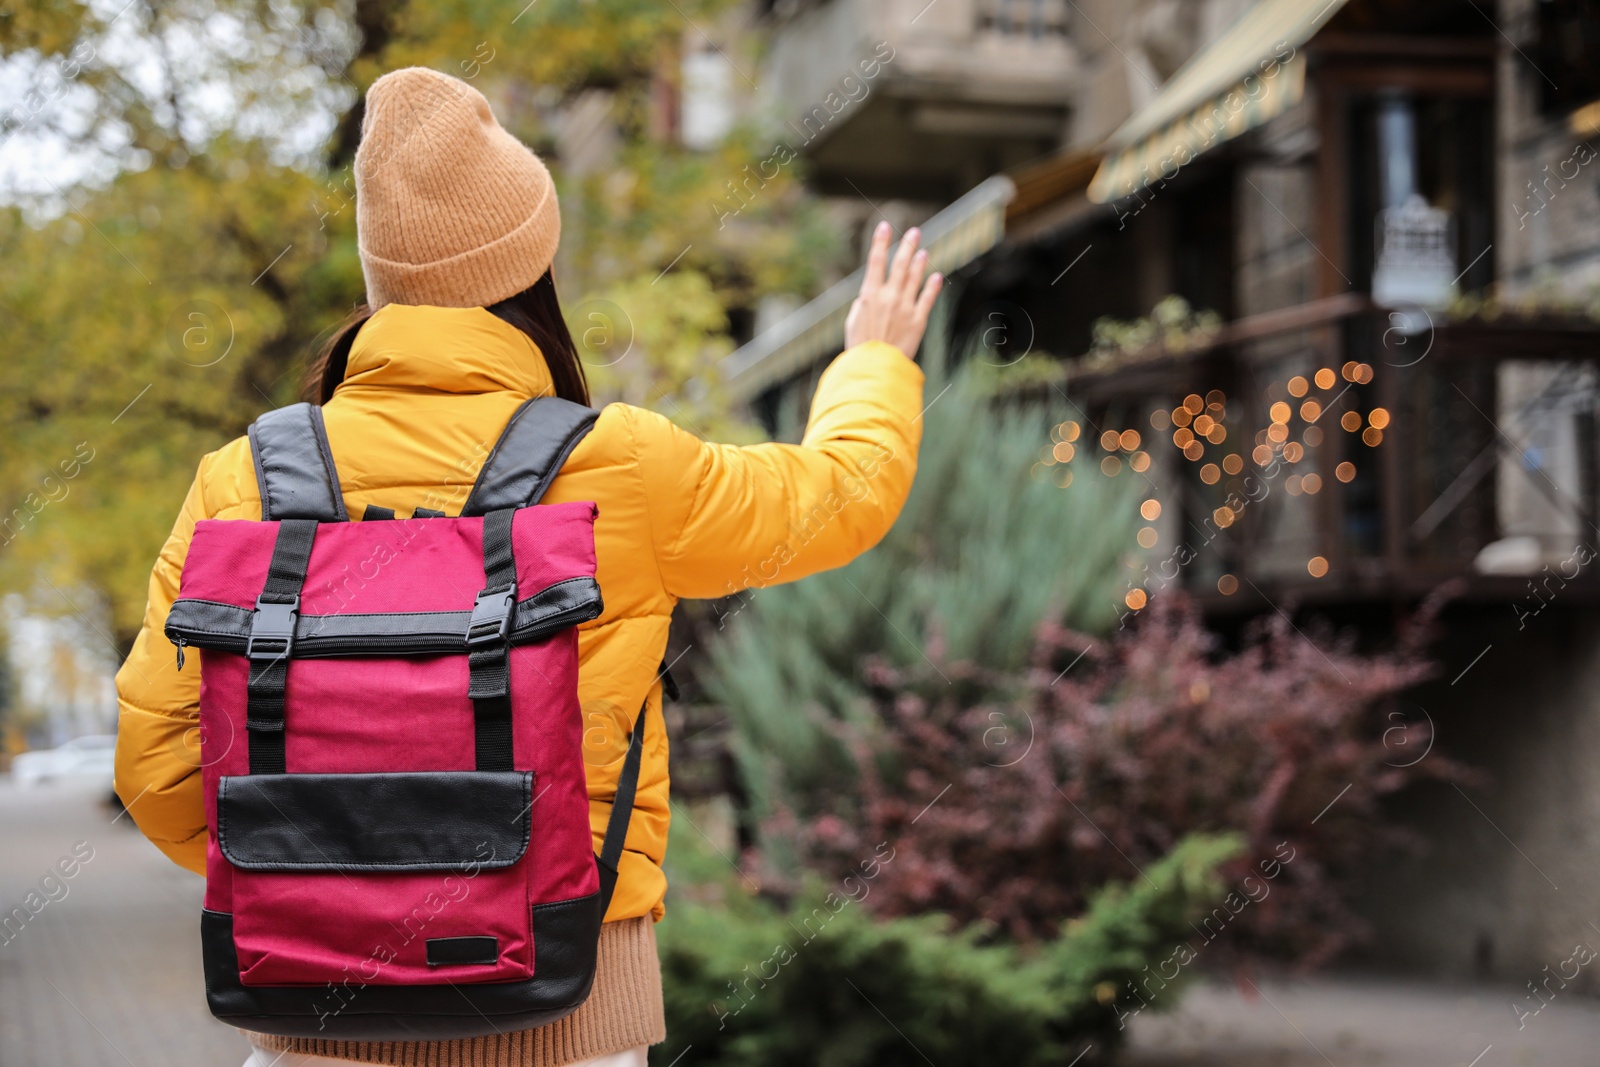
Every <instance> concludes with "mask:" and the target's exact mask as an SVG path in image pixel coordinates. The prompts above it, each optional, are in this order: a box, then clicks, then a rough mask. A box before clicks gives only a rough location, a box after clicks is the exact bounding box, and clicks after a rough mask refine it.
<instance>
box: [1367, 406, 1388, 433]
mask: <svg viewBox="0 0 1600 1067" xmlns="http://www.w3.org/2000/svg"><path fill="white" fill-rule="evenodd" d="M1367 423H1368V424H1369V425H1371V426H1373V427H1376V428H1377V429H1379V430H1384V429H1387V428H1388V426H1389V412H1388V410H1387V409H1385V408H1373V409H1372V410H1371V411H1370V412H1368V413H1367Z"/></svg>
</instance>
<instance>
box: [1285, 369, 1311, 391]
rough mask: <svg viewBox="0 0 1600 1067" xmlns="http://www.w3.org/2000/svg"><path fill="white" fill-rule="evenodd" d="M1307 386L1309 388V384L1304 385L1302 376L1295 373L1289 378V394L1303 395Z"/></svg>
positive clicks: (1304, 381)
mask: <svg viewBox="0 0 1600 1067" xmlns="http://www.w3.org/2000/svg"><path fill="white" fill-rule="evenodd" d="M1308 388H1309V386H1308V385H1306V380H1305V379H1304V378H1302V377H1300V375H1298V374H1296V375H1295V376H1294V377H1293V378H1290V379H1289V395H1290V396H1305V395H1306V390H1307V389H1308Z"/></svg>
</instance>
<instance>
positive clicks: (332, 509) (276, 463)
mask: <svg viewBox="0 0 1600 1067" xmlns="http://www.w3.org/2000/svg"><path fill="white" fill-rule="evenodd" d="M249 436H250V451H251V453H252V454H253V456H254V461H255V468H256V486H257V488H258V489H260V491H261V515H262V518H264V519H269V520H276V519H315V520H316V521H318V522H345V521H346V520H348V519H349V518H350V516H349V514H348V513H347V512H346V511H345V507H344V495H343V493H342V492H341V490H340V488H339V474H338V472H337V471H336V470H335V469H334V466H333V454H332V453H331V452H330V451H329V449H328V435H327V431H326V430H325V429H323V425H322V409H321V408H319V407H316V406H314V405H312V404H290V405H289V406H288V407H282V408H278V409H276V410H274V411H268V412H265V413H264V414H262V415H261V416H260V417H259V418H257V419H256V421H255V422H254V423H252V424H251V426H250V430H249Z"/></svg>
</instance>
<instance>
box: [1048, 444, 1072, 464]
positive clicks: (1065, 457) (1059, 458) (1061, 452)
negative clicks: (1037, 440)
mask: <svg viewBox="0 0 1600 1067" xmlns="http://www.w3.org/2000/svg"><path fill="white" fill-rule="evenodd" d="M1077 451H1078V450H1077V449H1076V448H1073V447H1072V446H1071V445H1069V444H1068V443H1067V442H1065V441H1062V442H1061V443H1060V444H1058V445H1056V447H1055V448H1053V449H1051V450H1050V452H1051V455H1053V456H1054V457H1055V460H1056V462H1057V463H1071V462H1072V457H1073V456H1074V455H1076V454H1077Z"/></svg>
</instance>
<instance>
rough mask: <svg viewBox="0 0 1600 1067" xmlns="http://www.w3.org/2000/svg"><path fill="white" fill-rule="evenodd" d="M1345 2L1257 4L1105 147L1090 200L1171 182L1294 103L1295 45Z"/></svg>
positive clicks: (1298, 92)
mask: <svg viewBox="0 0 1600 1067" xmlns="http://www.w3.org/2000/svg"><path fill="white" fill-rule="evenodd" d="M1344 4H1345V0H1258V2H1257V3H1256V4H1255V6H1253V7H1251V8H1250V9H1249V10H1248V11H1246V12H1245V13H1244V14H1243V15H1241V16H1240V17H1239V20H1238V21H1237V22H1235V23H1234V24H1233V25H1232V26H1230V27H1228V28H1227V29H1226V30H1224V31H1223V32H1222V35H1221V36H1219V37H1218V38H1217V39H1216V40H1214V41H1212V42H1211V43H1210V44H1209V45H1207V46H1205V47H1204V48H1202V49H1201V50H1200V51H1199V52H1198V53H1197V54H1196V55H1195V56H1194V57H1193V58H1191V59H1190V60H1189V62H1187V63H1185V64H1184V65H1183V66H1182V67H1181V68H1179V70H1178V72H1177V73H1176V74H1174V75H1173V76H1172V77H1171V78H1170V79H1168V80H1167V83H1166V84H1165V85H1163V86H1162V87H1161V89H1160V91H1159V92H1158V93H1157V94H1156V97H1155V99H1154V100H1151V101H1150V103H1149V104H1147V105H1146V106H1145V107H1143V108H1141V109H1140V110H1139V111H1138V112H1136V113H1135V114H1134V115H1133V117H1132V118H1130V119H1128V121H1127V122H1125V123H1123V124H1122V127H1121V128H1120V129H1118V130H1117V132H1116V133H1114V134H1112V135H1111V138H1110V139H1109V140H1108V141H1107V142H1106V145H1105V162H1103V163H1102V164H1100V170H1099V172H1098V173H1097V174H1096V175H1095V176H1094V181H1093V182H1091V183H1090V185H1089V199H1091V200H1093V201H1095V202H1096V203H1105V202H1107V201H1110V200H1116V199H1118V198H1120V197H1124V196H1128V195H1130V194H1132V193H1135V192H1137V191H1138V190H1140V189H1143V188H1144V187H1145V186H1147V185H1149V184H1150V183H1152V182H1154V181H1157V180H1160V179H1162V178H1166V179H1168V180H1170V179H1171V178H1172V177H1173V175H1175V174H1176V173H1177V172H1178V171H1179V170H1181V169H1182V168H1183V167H1184V166H1185V165H1186V164H1187V163H1188V162H1189V161H1190V160H1192V159H1194V158H1195V157H1196V156H1198V155H1199V154H1200V153H1202V152H1204V151H1206V150H1207V149H1211V148H1215V147H1217V146H1218V145H1220V144H1222V143H1224V142H1226V141H1228V140H1231V139H1232V138H1234V137H1237V136H1239V135H1240V134H1241V133H1244V132H1245V131H1247V130H1251V129H1254V128H1255V127H1256V126H1259V125H1261V124H1262V123H1263V122H1266V121H1267V120H1268V119H1270V118H1272V117H1273V116H1275V115H1279V114H1281V113H1283V112H1284V111H1285V110H1287V109H1288V108H1290V107H1291V106H1293V105H1294V104H1296V103H1298V102H1299V101H1300V98H1301V96H1302V95H1303V94H1304V93H1305V79H1306V66H1305V56H1304V55H1303V54H1302V51H1301V49H1302V46H1304V45H1305V43H1306V42H1307V41H1309V40H1310V39H1311V37H1312V35H1314V34H1315V33H1316V32H1317V31H1318V30H1320V29H1321V28H1322V27H1323V26H1324V25H1326V24H1327V22H1328V20H1329V19H1331V18H1332V17H1333V16H1334V15H1335V14H1337V13H1338V11H1339V9H1340V8H1342V7H1343V6H1344Z"/></svg>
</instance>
